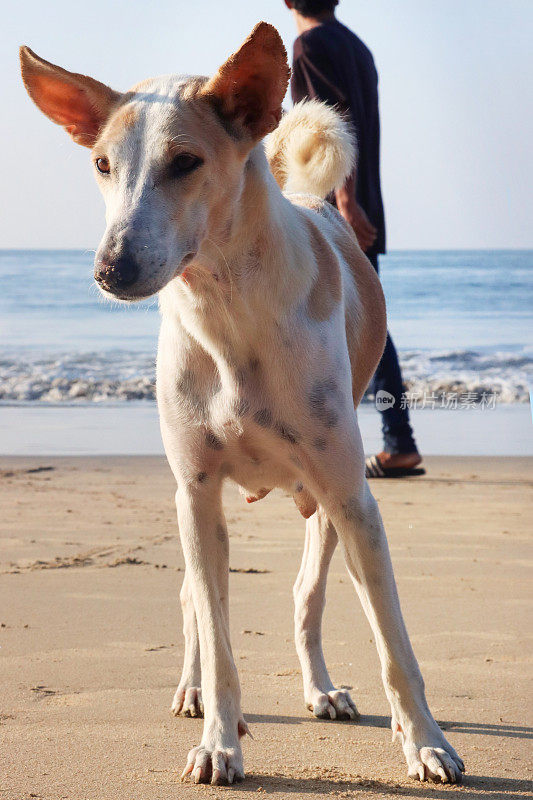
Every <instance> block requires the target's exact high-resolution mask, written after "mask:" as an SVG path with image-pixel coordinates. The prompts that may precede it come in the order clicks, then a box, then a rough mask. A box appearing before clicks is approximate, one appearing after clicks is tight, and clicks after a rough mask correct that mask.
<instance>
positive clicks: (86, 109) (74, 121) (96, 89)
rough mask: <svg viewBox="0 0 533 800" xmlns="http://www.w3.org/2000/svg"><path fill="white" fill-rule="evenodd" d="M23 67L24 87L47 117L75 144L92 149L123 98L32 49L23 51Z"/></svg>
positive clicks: (101, 84)
mask: <svg viewBox="0 0 533 800" xmlns="http://www.w3.org/2000/svg"><path fill="white" fill-rule="evenodd" d="M20 67H21V72H22V80H23V81H24V86H25V87H26V90H27V92H28V94H29V96H30V97H31V99H32V100H33V102H34V103H35V105H36V106H37V107H38V108H40V109H41V111H42V112H43V114H46V116H47V117H49V119H51V120H52V122H56V123H57V124H58V125H62V126H63V128H64V129H65V130H66V131H67V133H69V134H70V135H71V136H72V138H73V139H74V141H75V142H77V143H78V144H82V145H84V147H92V146H93V144H94V142H95V140H96V137H97V136H98V133H99V132H100V130H101V128H102V126H103V125H104V123H105V122H106V120H107V118H108V117H109V114H110V111H111V109H112V108H113V106H114V105H116V103H117V102H118V100H119V99H120V96H121V95H120V94H119V93H118V92H114V91H113V90H112V89H110V88H109V86H106V85H105V84H103V83H100V82H99V81H95V80H94V79H93V78H89V77H87V76H86V75H78V74H76V73H75V72H67V70H66V69H62V68H61V67H56V65H55V64H50V63H49V62H48V61H45V60H44V59H43V58H40V57H39V56H38V55H36V54H35V53H34V52H33V51H32V50H30V48H29V47H21V48H20Z"/></svg>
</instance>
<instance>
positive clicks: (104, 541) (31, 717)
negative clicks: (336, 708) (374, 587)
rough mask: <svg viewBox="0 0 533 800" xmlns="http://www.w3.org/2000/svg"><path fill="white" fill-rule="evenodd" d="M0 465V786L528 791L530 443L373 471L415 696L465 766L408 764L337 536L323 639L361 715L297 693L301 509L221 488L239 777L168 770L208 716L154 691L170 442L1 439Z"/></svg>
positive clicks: (170, 676) (172, 614)
mask: <svg viewBox="0 0 533 800" xmlns="http://www.w3.org/2000/svg"><path fill="white" fill-rule="evenodd" d="M0 467H1V468H2V473H1V478H0V489H1V499H0V507H1V509H2V515H1V517H2V518H1V528H2V539H1V540H0V547H1V549H0V557H1V574H0V623H1V625H2V627H1V629H0V644H1V648H2V649H1V651H0V664H1V674H0V681H1V684H0V685H1V686H2V694H1V699H0V703H1V705H0V738H1V750H0V765H1V767H0V798H9V799H10V800H25V799H26V798H30V797H35V798H43V800H44V799H46V800H57V799H58V798H68V800H130V799H132V800H133V799H135V800H155V798H161V800H163V798H164V800H169V799H170V798H185V799H187V798H193V797H196V798H204V797H221V798H224V800H229V798H248V797H258V796H261V795H263V794H264V795H268V796H269V797H273V798H283V799H284V800H299V799H300V798H301V799H302V800H303V799H304V798H306V799H307V800H309V798H310V797H342V798H366V797H373V798H375V797H382V796H385V795H388V794H397V795H406V796H410V797H414V798H424V797H431V798H443V797H445V796H448V795H450V794H461V795H465V796H467V797H469V798H476V800H477V799H478V798H500V797H510V798H517V797H524V796H528V792H529V790H530V789H531V784H528V782H527V779H528V778H531V764H530V762H528V755H530V754H531V744H530V740H531V738H532V736H533V729H532V728H531V727H528V726H531V725H532V717H531V688H530V683H529V681H530V678H531V670H530V666H529V664H530V654H531V650H530V649H528V644H529V641H528V628H529V630H531V625H530V622H531V618H530V617H528V614H529V610H530V603H529V601H530V599H531V594H530V590H529V587H528V582H527V578H528V566H529V563H530V559H531V550H530V545H529V541H528V540H529V539H530V537H529V534H530V532H531V529H532V527H533V526H532V524H531V523H532V519H531V510H532V503H531V499H532V498H531V495H532V492H531V489H532V483H533V480H532V478H533V475H532V469H531V461H528V460H526V459H518V458H517V459H503V458H493V459H490V460H488V461H484V460H482V459H474V458H465V459H454V458H438V459H428V467H429V470H428V475H427V476H426V477H425V478H422V479H414V480H410V481H403V482H401V481H388V482H376V481H375V482H374V483H373V488H374V491H375V494H376V496H377V498H378V500H379V501H380V505H381V509H382V513H383V516H384V519H385V524H386V527H387V531H388V536H389V541H390V545H391V551H392V558H393V562H394V565H395V569H396V575H397V579H398V584H399V590H400V596H401V599H402V603H403V609H404V613H405V616H406V619H407V624H408V628H409V630H410V633H411V637H412V641H413V645H414V648H415V651H416V653H417V655H418V658H419V661H420V664H421V667H422V671H423V673H424V676H425V680H426V685H427V691H428V698H429V702H430V705H431V707H432V709H433V712H434V714H435V716H436V718H437V719H438V720H439V721H440V722H441V724H442V726H443V727H444V728H445V729H446V731H447V732H448V733H447V735H448V736H449V739H450V741H451V743H452V744H453V745H454V746H455V747H456V749H457V750H458V751H459V752H460V753H461V755H462V756H463V757H464V760H465V762H466V765H467V770H468V774H467V776H466V778H465V784H464V785H463V787H460V788H456V787H446V786H442V785H427V784H424V785H421V784H416V783H410V782H409V781H408V780H407V778H406V772H405V765H404V761H403V755H402V753H401V750H400V748H399V746H398V745H391V744H390V730H389V728H388V726H389V717H388V713H389V712H388V708H387V704H386V701H385V698H384V694H383V690H382V687H381V684H380V678H379V668H378V661H377V656H376V653H375V647H374V643H373V641H372V636H371V632H370V629H369V627H368V625H367V622H366V620H365V619H364V617H363V614H362V611H361V609H360V607H359V604H358V601H357V599H356V596H355V592H354V590H353V588H352V586H351V583H350V581H349V580H348V577H347V574H346V572H345V570H344V567H343V564H342V560H341V558H340V556H339V555H338V554H337V555H336V557H335V560H334V562H333V565H332V569H331V574H330V581H329V586H328V605H327V609H326V618H325V626H324V640H325V641H324V645H325V652H326V659H327V661H328V664H329V667H330V671H331V673H332V677H333V680H334V681H336V682H337V685H348V686H351V687H353V692H352V694H353V697H354V699H355V700H356V702H357V705H358V707H359V710H360V712H361V714H362V718H361V721H360V722H359V723H357V724H356V723H349V722H325V721H322V720H317V719H314V718H312V717H311V716H310V715H309V714H308V712H307V711H306V710H305V708H304V706H303V699H302V691H301V676H300V671H299V665H298V661H297V658H296V655H295V651H294V647H293V643H292V619H291V618H292V598H291V586H292V582H293V580H294V578H295V576H296V573H297V570H298V564H299V559H300V556H301V550H302V542H303V528H304V523H303V520H302V519H301V518H300V517H299V515H298V513H297V512H296V510H295V508H294V507H293V505H292V502H291V501H290V500H288V499H287V498H285V497H284V496H282V495H281V494H274V495H272V496H270V497H268V498H266V499H265V500H263V501H262V502H261V503H258V504H256V505H254V506H251V507H247V506H245V504H244V503H243V501H242V499H241V498H240V497H239V495H238V493H237V492H236V490H234V489H233V488H229V489H228V491H227V501H226V512H227V518H228V522H229V529H230V535H231V566H232V568H233V570H234V572H233V573H232V575H231V615H232V634H233V644H234V651H235V659H236V662H237V666H238V669H239V672H240V677H241V682H242V689H243V709H244V713H245V715H246V717H247V719H248V720H249V722H250V726H251V729H252V732H253V734H254V736H255V741H251V740H250V739H247V740H246V741H245V743H244V752H245V765H246V771H247V779H246V781H245V783H243V784H241V785H240V786H237V787H230V788H220V789H215V788H212V787H202V786H194V785H191V784H187V783H183V784H182V783H180V782H179V774H180V773H181V770H182V768H183V765H184V763H185V758H186V754H187V751H188V750H189V748H190V747H192V746H193V745H195V744H197V743H198V742H199V739H200V732H201V726H202V722H201V720H191V719H183V718H180V719H175V718H173V717H172V716H171V714H170V711H169V709H170V703H171V700H172V695H173V692H174V689H175V686H176V683H177V681H178V677H179V674H180V669H181V657H182V652H183V639H182V634H181V617H180V614H179V611H178V605H177V596H178V590H179V586H180V584H181V580H182V577H183V572H182V570H183V559H182V555H181V552H180V548H179V545H178V542H177V537H176V524H175V511H174V505H173V496H174V487H173V480H172V477H171V475H170V471H169V469H168V467H167V465H166V463H165V461H164V460H163V459H161V458H122V459H121V458H108V459H106V458H94V459H89V458H83V459H82V458H80V459H74V458H72V459H70V458H66V459H46V458H39V459H29V458H24V459H23V458H12V459H8V458H4V459H2V462H1V463H0ZM250 569H253V570H257V572H252V573H250V572H246V570H250ZM528 623H529V624H528ZM528 692H529V694H528ZM528 700H529V704H528Z"/></svg>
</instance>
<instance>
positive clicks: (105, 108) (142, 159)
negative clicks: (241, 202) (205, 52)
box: [20, 22, 289, 300]
mask: <svg viewBox="0 0 533 800" xmlns="http://www.w3.org/2000/svg"><path fill="white" fill-rule="evenodd" d="M20 57H21V66H22V78H23V81H24V85H25V86H26V89H27V91H28V94H29V95H30V97H31V98H32V100H33V101H34V102H35V104H36V105H37V106H38V107H39V108H40V109H41V111H42V112H43V113H44V114H46V116H47V117H49V118H50V119H51V120H52V121H53V122H56V123H57V124H59V125H62V126H63V127H64V128H65V130H66V131H67V132H68V133H69V134H70V136H71V137H72V139H74V141H75V142H77V143H78V144H81V145H84V146H85V147H89V148H90V149H91V152H92V161H93V165H94V171H95V175H96V178H97V181H98V185H99V186H100V189H101V191H102V194H103V195H104V198H105V202H106V221H107V229H106V232H105V234H104V237H103V239H102V241H101V243H100V246H99V248H98V251H97V254H96V259H95V279H96V281H97V282H98V284H99V286H100V288H101V289H102V291H103V292H104V293H106V294H109V295H112V296H113V297H116V298H120V299H122V300H139V299H141V298H143V297H148V296H149V295H152V294H154V293H156V292H158V291H159V290H160V289H162V288H163V287H164V286H165V285H166V284H167V283H168V282H169V281H170V280H171V279H172V278H174V277H176V276H178V275H179V274H180V273H181V272H182V271H183V270H184V269H185V266H186V264H187V263H188V262H189V261H190V260H191V259H193V258H194V255H195V254H196V252H197V251H198V249H199V247H200V245H201V243H202V241H203V240H204V239H205V238H206V237H217V238H219V237H220V236H224V232H226V235H229V231H230V229H231V222H232V218H233V214H234V212H235V208H236V201H237V199H238V197H239V195H240V192H241V190H242V186H243V180H244V172H245V165H246V161H247V158H248V155H249V153H250V151H251V149H252V148H253V147H254V145H255V144H256V143H257V142H258V141H259V140H260V139H262V138H263V137H264V136H265V135H266V134H267V133H269V132H270V131H272V130H273V129H274V128H275V127H276V126H277V124H278V122H279V120H280V117H281V103H282V100H283V97H284V95H285V91H286V89H287V82H288V78H289V68H288V65H287V56H286V53H285V48H284V47H283V43H282V41H281V38H280V36H279V34H278V32H277V31H276V29H275V28H274V27H272V26H271V25H268V24H267V23H265V22H261V23H259V24H258V25H257V26H256V27H255V28H254V30H253V31H252V33H251V35H250V36H249V37H248V39H246V41H245V42H244V44H243V45H242V47H241V48H240V49H239V50H238V51H237V52H236V53H235V54H234V55H232V56H231V57H230V58H229V59H228V60H227V61H226V62H225V63H224V64H223V65H222V66H221V67H220V69H219V70H218V72H217V73H216V74H215V75H214V76H213V77H212V78H210V79H206V78H190V77H182V76H176V75H172V76H167V77H164V78H154V79H153V80H147V81H144V82H143V83H141V84H138V85H137V86H135V87H133V89H132V90H131V91H129V92H126V93H119V92H115V91H113V90H112V89H110V88H109V87H108V86H105V85H104V84H102V83H99V82H98V81H96V80H94V79H93V78H89V77H87V76H85V75H78V74H75V73H72V72H67V71H66V70H64V69H62V68H61V67H57V66H55V65H54V64H50V63H49V62H47V61H44V60H43V59H41V58H39V56H37V55H36V54H35V53H33V52H32V51H31V50H30V49H29V48H27V47H22V48H21V51H20Z"/></svg>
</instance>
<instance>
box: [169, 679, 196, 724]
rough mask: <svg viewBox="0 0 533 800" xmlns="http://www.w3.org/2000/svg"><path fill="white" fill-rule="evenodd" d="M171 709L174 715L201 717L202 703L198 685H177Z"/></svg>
mask: <svg viewBox="0 0 533 800" xmlns="http://www.w3.org/2000/svg"><path fill="white" fill-rule="evenodd" d="M171 711H172V713H173V714H174V716H175V717H178V716H179V715H180V714H182V715H183V716H184V717H203V715H204V704H203V703H202V690H201V689H200V687H199V686H181V685H180V686H178V688H177V689H176V694H175V695H174V700H173V701H172V706H171Z"/></svg>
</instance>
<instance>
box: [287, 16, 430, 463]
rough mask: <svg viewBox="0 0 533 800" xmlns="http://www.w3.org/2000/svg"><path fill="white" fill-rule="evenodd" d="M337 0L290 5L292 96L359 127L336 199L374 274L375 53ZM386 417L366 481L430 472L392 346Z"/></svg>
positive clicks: (380, 372) (383, 388)
mask: <svg viewBox="0 0 533 800" xmlns="http://www.w3.org/2000/svg"><path fill="white" fill-rule="evenodd" d="M337 4H338V0H285V5H286V6H287V8H289V9H291V11H292V13H293V15H294V19H295V22H296V27H297V30H298V34H299V36H298V38H297V39H296V41H295V42H294V52H293V68H292V78H291V93H292V99H293V101H294V102H295V103H297V102H299V101H300V100H304V99H307V98H313V99H317V100H322V101H324V102H326V103H328V104H329V105H333V106H336V107H337V108H339V109H340V110H342V111H344V113H345V114H346V115H347V117H348V118H349V119H351V121H352V124H353V126H354V130H355V134H356V138H357V148H358V158H357V166H356V168H355V169H354V171H353V173H352V174H351V175H350V176H349V178H348V179H347V181H346V183H345V184H344V186H343V187H342V188H341V189H338V190H337V191H336V192H335V197H334V198H333V197H332V198H331V200H332V201H333V202H334V203H335V205H336V206H337V208H338V210H339V212H340V213H341V214H342V216H343V217H344V218H345V219H346V220H347V221H348V222H349V223H350V225H351V226H352V228H353V229H354V231H355V234H356V236H357V239H358V241H359V244H360V246H361V248H362V249H363V250H364V252H365V253H366V255H367V257H368V259H369V260H370V262H371V263H372V265H373V267H374V268H375V270H376V271H378V257H379V255H380V254H381V253H384V252H385V216H384V211H383V201H382V197H381V182H380V174H379V136H380V124H379V108H378V74H377V71H376V67H375V65H374V59H373V57H372V54H371V52H370V50H369V49H368V48H367V47H366V45H365V44H364V43H363V42H362V41H361V39H359V38H358V37H357V36H356V35H355V34H354V33H353V32H352V31H351V30H349V29H348V28H347V27H346V26H345V25H343V24H342V23H341V22H339V20H338V19H337V18H336V16H335V7H336V6H337ZM371 388H372V390H373V392H374V394H375V396H376V407H377V408H378V409H379V410H380V413H381V415H382V429H383V439H384V447H383V451H382V452H381V453H378V454H377V455H374V456H370V457H369V458H367V461H366V472H367V477H370V478H386V477H401V476H404V475H420V474H422V473H424V469H422V468H421V467H420V466H419V465H420V463H421V461H422V458H421V456H420V454H419V452H418V450H417V447H416V443H415V439H414V435H413V430H412V428H411V424H410V422H409V412H408V410H407V408H403V407H402V403H401V398H402V393H403V391H404V387H403V381H402V374H401V370H400V364H399V362H398V356H397V353H396V348H395V347H394V344H393V341H392V339H391V337H390V336H389V335H387V343H386V345H385V351H384V353H383V357H382V359H381V362H380V364H379V366H378V369H377V370H376V373H375V375H374V378H373V380H372V384H371Z"/></svg>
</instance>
